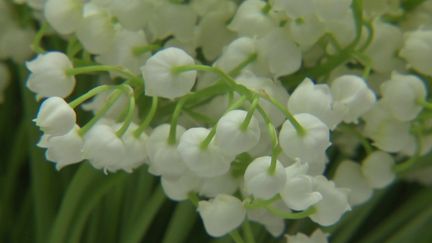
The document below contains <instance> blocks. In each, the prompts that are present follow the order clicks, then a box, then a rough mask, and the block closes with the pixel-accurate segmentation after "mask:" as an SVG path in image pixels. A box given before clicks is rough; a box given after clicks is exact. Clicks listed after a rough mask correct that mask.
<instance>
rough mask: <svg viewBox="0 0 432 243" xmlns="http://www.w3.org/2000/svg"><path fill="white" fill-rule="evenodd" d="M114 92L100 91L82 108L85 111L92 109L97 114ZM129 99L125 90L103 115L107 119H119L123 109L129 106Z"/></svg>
mask: <svg viewBox="0 0 432 243" xmlns="http://www.w3.org/2000/svg"><path fill="white" fill-rule="evenodd" d="M112 93H113V91H111V90H109V91H104V92H102V93H99V94H97V95H96V96H94V97H93V99H92V100H91V101H89V102H86V103H84V104H82V105H81V108H82V109H83V110H85V111H91V112H93V114H96V113H97V112H98V111H100V109H101V108H102V107H103V106H104V105H105V104H106V102H107V101H108V99H109V98H110V97H111V94H112ZM129 99H130V98H129V96H128V95H127V94H126V93H125V92H122V94H121V95H120V97H119V98H118V99H117V100H116V101H115V102H114V104H112V106H111V107H110V108H109V109H108V110H107V111H106V113H105V114H104V116H103V117H104V118H107V119H112V120H117V119H118V118H119V116H120V115H121V114H122V111H124V110H125V109H127V108H128V106H129Z"/></svg>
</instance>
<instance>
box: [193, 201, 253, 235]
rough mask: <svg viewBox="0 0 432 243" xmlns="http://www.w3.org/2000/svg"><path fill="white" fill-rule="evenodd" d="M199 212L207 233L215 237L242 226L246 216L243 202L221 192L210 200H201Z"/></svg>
mask: <svg viewBox="0 0 432 243" xmlns="http://www.w3.org/2000/svg"><path fill="white" fill-rule="evenodd" d="M198 213H199V214H200V216H201V218H202V220H203V223H204V227H205V229H206V231H207V233H208V234H209V235H211V236H213V237H220V236H223V235H225V234H228V233H229V232H231V231H232V230H234V229H235V228H237V227H238V226H240V225H241V224H242V223H243V221H244V219H245V217H246V209H245V208H244V207H243V204H242V202H241V201H240V200H239V199H237V198H236V197H233V196H231V195H226V194H219V195H217V196H216V197H215V198H214V199H212V200H210V201H200V202H199V203H198Z"/></svg>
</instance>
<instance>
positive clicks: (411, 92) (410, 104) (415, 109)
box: [381, 72, 426, 121]
mask: <svg viewBox="0 0 432 243" xmlns="http://www.w3.org/2000/svg"><path fill="white" fill-rule="evenodd" d="M381 93H382V99H381V100H382V104H383V105H384V106H385V107H387V108H388V109H389V111H390V112H391V114H392V115H393V116H394V117H395V118H396V119H398V120H399V121H411V120H413V119H415V118H416V117H417V115H418V114H419V113H420V111H421V110H422V108H423V107H422V106H420V105H419V104H418V103H417V102H418V100H424V99H425V98H426V87H425V85H424V83H423V81H422V80H421V79H419V78H418V77H417V76H414V75H403V74H398V73H397V72H393V73H392V76H391V79H390V80H388V81H386V82H384V83H383V84H382V85H381Z"/></svg>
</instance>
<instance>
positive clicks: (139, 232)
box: [121, 186, 166, 243]
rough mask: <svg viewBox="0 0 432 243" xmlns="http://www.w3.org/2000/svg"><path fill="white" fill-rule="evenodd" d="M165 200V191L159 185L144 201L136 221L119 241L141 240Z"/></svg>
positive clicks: (135, 241)
mask: <svg viewBox="0 0 432 243" xmlns="http://www.w3.org/2000/svg"><path fill="white" fill-rule="evenodd" d="M165 200H166V197H165V193H164V191H163V189H162V187H161V186H159V187H158V188H157V189H156V190H155V191H154V192H153V194H152V196H151V198H150V199H149V200H148V201H147V202H146V204H145V206H144V208H143V209H142V210H141V212H139V213H138V215H137V217H136V219H137V220H136V221H135V223H134V224H132V227H131V228H129V229H128V230H127V231H126V233H125V235H124V239H123V240H122V241H121V242H124V243H138V242H141V239H142V237H143V236H144V235H145V234H146V232H147V230H148V228H149V226H150V224H151V223H152V222H153V219H154V218H155V217H156V214H157V212H158V211H159V209H160V207H162V205H163V203H164V201H165Z"/></svg>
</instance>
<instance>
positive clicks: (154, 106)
mask: <svg viewBox="0 0 432 243" xmlns="http://www.w3.org/2000/svg"><path fill="white" fill-rule="evenodd" d="M158 101H159V98H158V97H157V96H153V97H152V104H151V107H150V111H149V112H148V114H147V116H146V117H145V118H144V120H143V122H142V123H141V124H140V125H139V127H138V128H137V130H136V131H135V132H134V135H135V137H139V136H140V135H141V133H143V132H144V130H145V129H146V128H147V127H148V126H149V125H150V123H151V122H152V120H153V118H154V117H155V115H156V112H157V108H158Z"/></svg>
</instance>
